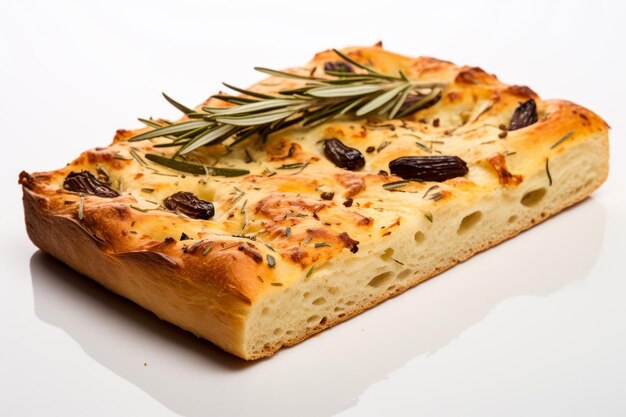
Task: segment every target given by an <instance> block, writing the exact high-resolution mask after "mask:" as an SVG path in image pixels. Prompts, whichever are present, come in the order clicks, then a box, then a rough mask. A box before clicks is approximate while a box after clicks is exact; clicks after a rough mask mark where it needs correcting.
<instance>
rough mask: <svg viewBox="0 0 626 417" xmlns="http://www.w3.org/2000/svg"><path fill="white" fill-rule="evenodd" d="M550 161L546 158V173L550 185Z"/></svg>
mask: <svg viewBox="0 0 626 417" xmlns="http://www.w3.org/2000/svg"><path fill="white" fill-rule="evenodd" d="M549 165H550V161H549V159H548V158H546V174H547V175H548V185H549V186H550V187H552V175H550V166H549Z"/></svg>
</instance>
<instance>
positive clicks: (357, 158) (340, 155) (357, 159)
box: [324, 138, 365, 171]
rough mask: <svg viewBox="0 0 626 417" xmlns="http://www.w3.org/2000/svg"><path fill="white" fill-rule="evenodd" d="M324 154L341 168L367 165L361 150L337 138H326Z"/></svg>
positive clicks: (357, 167)
mask: <svg viewBox="0 0 626 417" xmlns="http://www.w3.org/2000/svg"><path fill="white" fill-rule="evenodd" d="M324 155H326V158H328V159H329V160H330V162H332V163H333V164H335V165H337V166H338V167H339V168H345V169H348V170H350V171H354V170H355V169H359V168H363V166H364V165H365V158H364V157H363V154H362V153H361V152H359V151H358V150H357V149H354V148H351V147H349V146H346V145H344V144H343V143H341V141H340V140H339V139H336V138H330V139H325V140H324Z"/></svg>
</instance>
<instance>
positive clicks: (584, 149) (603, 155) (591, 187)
mask: <svg viewBox="0 0 626 417" xmlns="http://www.w3.org/2000/svg"><path fill="white" fill-rule="evenodd" d="M608 146H609V145H608V135H607V134H601V135H595V136H594V137H593V138H589V140H587V141H584V142H583V143H582V144H580V145H579V146H578V149H571V148H570V149H569V150H568V152H566V153H563V154H560V155H559V157H558V158H556V159H555V160H554V161H553V163H552V165H553V168H552V169H553V170H554V171H559V170H562V171H561V175H559V177H558V180H563V181H564V182H563V184H562V185H561V186H559V187H558V190H554V192H552V190H551V188H552V186H551V185H549V184H548V180H547V178H546V174H545V172H537V173H536V175H535V177H534V178H530V179H529V183H530V186H529V187H526V191H525V192H524V190H519V191H521V192H518V193H517V196H518V198H517V199H516V200H515V204H517V205H519V206H520V207H521V206H522V204H521V202H520V198H523V196H524V195H525V194H527V193H530V192H531V191H533V190H541V189H545V190H547V192H546V195H545V197H543V199H542V200H541V201H540V202H539V203H538V204H537V205H536V206H532V207H521V210H519V211H516V212H507V214H506V217H508V219H506V223H508V224H502V223H504V222H502V221H498V219H496V220H495V221H494V222H493V224H490V223H486V224H485V223H484V221H488V220H489V216H490V215H491V214H493V212H494V211H497V210H499V208H498V207H491V208H489V207H487V208H484V204H481V202H478V204H476V205H475V206H474V207H473V208H472V207H469V208H470V211H475V210H476V209H480V210H481V212H483V213H484V216H485V217H486V219H483V225H482V227H483V229H476V230H473V233H474V234H479V235H480V234H482V233H484V232H486V233H484V235H482V236H481V237H480V238H479V239H477V240H475V241H474V242H472V243H470V244H467V245H466V246H464V245H463V244H462V243H463V242H462V241H461V244H457V245H455V247H453V249H452V250H448V251H446V252H445V253H442V261H440V262H439V263H438V264H437V265H436V266H434V267H430V268H429V267H426V268H422V269H421V268H420V265H419V264H418V268H417V270H418V272H417V273H415V274H414V275H412V276H410V277H408V279H405V280H403V281H404V282H402V281H400V282H398V281H397V280H389V283H390V284H392V286H391V287H389V289H388V290H386V291H382V292H381V293H380V294H379V295H375V296H370V297H368V298H364V299H363V301H361V302H357V303H355V304H354V305H353V306H352V307H347V308H345V309H342V310H341V313H340V314H339V315H338V314H333V312H332V310H331V309H325V310H321V309H318V310H317V311H315V312H314V313H309V314H316V316H319V317H321V316H323V317H324V321H323V323H319V324H316V325H314V326H306V325H300V326H298V328H299V329H301V330H300V331H296V332H294V333H293V335H292V336H291V337H286V336H287V335H282V337H281V338H279V339H278V340H276V341H274V343H265V344H264V345H263V347H262V348H261V349H258V348H257V347H255V344H254V340H248V341H247V342H248V343H247V348H246V352H247V357H246V359H252V360H254V359H259V358H263V357H267V356H271V355H273V354H274V353H275V352H276V351H277V350H279V349H280V348H281V347H283V346H293V345H295V344H298V343H300V342H302V341H303V340H305V339H307V338H308V337H310V336H312V335H314V334H316V333H319V332H321V331H322V330H324V329H327V328H329V327H332V326H334V325H335V324H338V323H341V322H343V321H345V320H348V319H350V318H352V317H354V316H356V315H358V314H360V313H362V312H363V311H365V310H367V309H369V308H372V307H374V306H376V305H377V304H379V303H381V302H383V301H386V300H388V299H390V298H392V297H394V296H396V295H399V294H401V293H403V292H404V291H406V290H407V289H409V288H411V287H414V286H416V285H418V284H420V283H422V282H424V281H426V280H428V279H429V278H432V277H434V276H437V275H438V274H439V273H441V272H443V271H445V270H447V269H449V268H451V267H453V266H455V265H456V264H458V263H460V262H463V261H465V260H467V259H469V258H470V257H472V256H473V255H475V254H476V253H478V252H481V251H484V250H486V249H489V248H491V247H493V246H495V245H497V244H499V243H501V242H503V241H505V240H508V239H510V238H512V237H515V236H516V235H518V234H520V233H521V232H523V231H525V230H527V229H530V228H531V227H533V226H535V225H537V224H539V223H541V222H543V221H545V220H547V219H548V218H550V217H552V216H554V215H555V214H558V213H559V212H561V211H562V210H564V209H566V208H568V207H570V206H572V205H574V204H576V203H578V202H580V201H582V200H584V199H585V198H587V197H589V196H590V195H591V193H593V192H594V191H595V190H596V189H597V188H598V187H600V186H601V185H602V184H603V183H604V181H605V180H606V178H607V177H608V151H609V149H608ZM572 153H574V154H576V155H575V156H574V159H573V160H572V159H571V155H570V154H572ZM589 155H594V156H595V157H594V158H589ZM577 166H580V167H581V168H584V171H583V172H584V175H580V176H578V177H576V178H574V179H573V180H569V181H567V180H566V178H567V175H568V174H569V173H572V171H573V170H576V167H577ZM553 181H556V179H554V178H553ZM555 188H556V187H555ZM484 197H485V199H486V200H489V197H490V196H489V195H485V196H484ZM500 202H501V201H500V200H497V203H500ZM461 210H462V208H461ZM465 212H467V207H466V208H465ZM433 215H434V216H437V213H436V212H435V213H433ZM512 216H515V218H516V220H515V221H514V222H511V221H510V219H512V218H513V217H512ZM506 217H505V218H506ZM459 219H460V217H456V218H444V219H443V221H444V222H448V223H451V224H453V225H454V226H456V225H458V220H459ZM499 220H502V217H501V218H500V219H499ZM493 226H497V227H493ZM499 227H502V228H501V229H500V228H499ZM412 243H413V242H404V244H405V245H411V244H412ZM391 266H392V267H390V266H389V264H387V265H386V267H385V268H383V269H379V270H378V271H377V273H378V272H379V271H381V270H382V271H391V272H392V273H393V274H398V273H399V272H400V273H402V272H401V271H403V270H406V269H405V266H404V265H403V266H401V267H398V266H397V265H395V268H393V266H394V265H393V263H392V264H391ZM368 268H371V266H370V265H368V266H367V267H366V268H363V267H357V268H355V269H356V270H359V271H361V270H362V271H369V269H368ZM344 271H345V270H344V269H342V268H341V267H339V268H336V269H334V270H332V271H329V272H328V274H327V275H329V276H331V277H332V276H335V275H336V274H338V273H339V274H341V273H345V272H344ZM347 275H350V274H349V273H348V274H347ZM354 275H356V274H354ZM359 275H362V274H359ZM372 275H373V274H371V273H370V274H369V275H368V276H369V277H370V278H371V276H372ZM374 275H375V274H374ZM351 278H353V279H354V278H355V277H354V276H352V277H351ZM368 279H369V278H368ZM359 281H360V282H359V284H361V285H362V283H363V280H362V279H361V280H359ZM365 282H367V280H365ZM298 284H300V285H302V283H298ZM298 284H296V285H294V287H296V288H297V286H298ZM331 285H332V284H331ZM305 287H306V286H305ZM307 290H308V287H306V288H305V289H304V290H301V291H299V292H298V291H297V290H296V291H295V293H297V294H302V292H303V291H304V292H305V291H307ZM324 295H326V296H328V294H327V293H325V294H324ZM288 297H290V298H296V300H294V301H291V302H292V303H293V304H297V303H298V301H299V300H298V299H297V298H298V297H297V295H295V294H294V293H292V294H290V295H289V296H288ZM314 297H315V295H314V296H312V297H308V298H309V301H310V299H311V298H314ZM264 301H265V300H264ZM304 301H305V302H306V300H304ZM275 304H276V303H275V302H274V301H271V302H269V303H268V302H260V303H258V304H257V305H256V306H255V310H257V311H256V312H252V313H253V314H252V316H253V319H251V320H249V321H248V323H247V325H248V326H249V327H251V328H254V327H258V326H262V324H261V323H259V322H260V321H262V318H261V317H260V314H258V313H259V310H262V309H263V308H265V307H266V306H273V305H275ZM335 305H336V304H333V303H331V307H333V306H335ZM255 313H257V314H256V316H255ZM278 325H284V324H283V323H278ZM251 333H252V332H250V331H249V332H248V334H251ZM264 337H268V335H265V336H264Z"/></svg>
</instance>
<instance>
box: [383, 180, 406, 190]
mask: <svg viewBox="0 0 626 417" xmlns="http://www.w3.org/2000/svg"><path fill="white" fill-rule="evenodd" d="M408 184H409V182H408V181H394V182H388V183H386V184H383V188H384V189H385V190H393V189H396V188H400V187H404V186H405V185H408Z"/></svg>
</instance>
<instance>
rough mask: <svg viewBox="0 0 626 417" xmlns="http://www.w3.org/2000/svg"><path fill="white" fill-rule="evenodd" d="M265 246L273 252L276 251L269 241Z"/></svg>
mask: <svg viewBox="0 0 626 417" xmlns="http://www.w3.org/2000/svg"><path fill="white" fill-rule="evenodd" d="M265 246H267V248H268V249H269V250H271V251H272V252H276V250H275V249H274V248H273V247H272V245H270V244H269V243H266V244H265Z"/></svg>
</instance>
